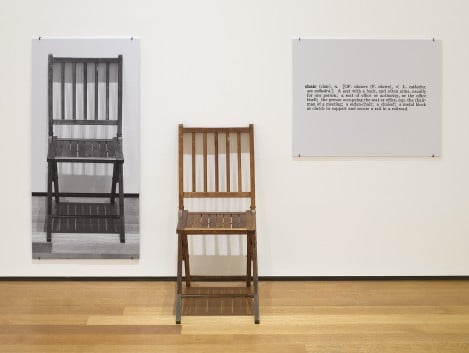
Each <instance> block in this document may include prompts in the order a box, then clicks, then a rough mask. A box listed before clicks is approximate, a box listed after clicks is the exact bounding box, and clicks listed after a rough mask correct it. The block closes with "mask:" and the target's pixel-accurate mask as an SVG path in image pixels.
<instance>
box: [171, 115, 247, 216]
mask: <svg viewBox="0 0 469 353" xmlns="http://www.w3.org/2000/svg"><path fill="white" fill-rule="evenodd" d="M243 137H244V139H243ZM209 138H210V141H209ZM223 139H224V140H225V141H224V142H225V145H224V146H223V143H222V144H220V143H221V141H223ZM232 139H235V140H236V143H230V141H231V142H232ZM220 140H221V141H220ZM243 141H244V143H243ZM233 145H234V146H235V148H234V150H233ZM223 147H224V151H223ZM178 148H179V160H178V165H179V209H184V199H185V198H249V199H250V201H251V209H255V208H256V199H255V169H254V168H255V166H254V126H253V125H252V124H250V125H249V126H248V127H229V128H198V127H184V126H183V125H182V124H181V125H179V147H178ZM209 150H210V151H209ZM244 153H248V154H249V163H244V164H245V165H243V158H242V155H243V154H244ZM188 154H189V155H190V156H189V158H187V162H188V163H184V159H185V158H184V156H185V155H186V156H187V155H188ZM210 154H213V162H212V163H209V155H210ZM232 154H233V155H235V156H236V159H235V160H233V162H232V163H231V159H230V158H231V155H232ZM223 158H224V160H225V163H224V164H225V165H224V166H223V165H222V164H223V163H221V160H222V159H223ZM247 171H249V172H248V174H249V187H246V189H247V190H245V189H244V188H243V185H245V184H247V182H245V183H243V176H244V175H245V174H246V173H247ZM185 173H186V174H185ZM185 176H186V177H185ZM223 176H224V180H221V179H222V177H223ZM209 178H213V179H211V180H213V182H212V183H209ZM233 178H235V179H237V182H235V181H234V180H233ZM184 180H186V182H187V185H189V187H188V190H186V189H187V188H185V185H184ZM189 180H190V182H189ZM233 183H234V185H232V184H233ZM222 186H223V187H222Z"/></svg>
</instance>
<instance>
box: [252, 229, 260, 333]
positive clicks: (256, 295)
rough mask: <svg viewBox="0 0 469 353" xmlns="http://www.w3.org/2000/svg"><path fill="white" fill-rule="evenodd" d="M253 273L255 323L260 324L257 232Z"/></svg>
mask: <svg viewBox="0 0 469 353" xmlns="http://www.w3.org/2000/svg"><path fill="white" fill-rule="evenodd" d="M252 271H253V285H254V303H253V305H254V323H256V324H258V323H260V319H259V286H258V274H257V236H256V232H254V233H253V234H252Z"/></svg>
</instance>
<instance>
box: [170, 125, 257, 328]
mask: <svg viewBox="0 0 469 353" xmlns="http://www.w3.org/2000/svg"><path fill="white" fill-rule="evenodd" d="M243 137H244V143H243V141H242V140H243ZM185 142H186V143H185ZM199 147H200V148H199ZM233 148H235V153H232V152H230V149H231V151H233ZM243 149H244V151H243ZM198 152H200V153H198ZM243 153H244V154H247V156H248V158H243V157H242V155H243ZM232 154H233V156H231V155H232ZM184 155H186V156H187V155H189V156H190V158H189V160H188V161H187V160H186V162H190V163H186V164H189V165H190V168H189V166H187V167H185V166H184V164H185V163H184V159H185V158H184ZM232 157H234V160H233V159H232ZM243 160H244V162H245V163H243ZM198 162H200V163H198ZM246 164H247V165H246ZM243 165H244V168H243ZM189 169H190V173H188V172H187V171H188V170H189ZM185 172H186V174H185ZM243 172H244V173H245V174H247V175H248V177H247V178H244V179H243ZM223 174H224V175H223ZM186 177H187V178H186ZM185 179H186V181H187V180H190V184H191V186H190V191H187V190H185V187H184V180H185ZM234 179H235V180H234ZM246 184H247V185H246ZM199 189H200V190H199ZM248 189H249V190H248ZM246 190H248V191H246ZM186 199H218V200H220V199H226V200H230V199H245V200H246V199H247V200H249V202H250V205H249V209H248V210H235V211H232V212H226V211H223V212H218V211H205V210H203V211H197V210H193V209H192V210H189V209H185V205H186V204H187V203H185V200H186ZM256 231H257V230H256V204H255V171H254V127H253V125H249V126H248V127H237V128H195V127H184V126H183V125H179V214H178V224H177V228H176V232H177V234H178V261H177V293H176V296H177V298H176V323H177V324H180V323H181V316H182V300H183V298H200V297H208V298H225V297H228V298H229V297H233V298H239V297H247V298H252V308H253V313H254V322H255V323H256V324H258V323H259V294H258V269H257V236H256ZM191 235H214V236H217V235H245V236H246V273H245V274H243V275H240V276H218V275H216V276H214V275H192V274H191V270H190V258H189V257H190V256H189V243H188V237H189V236H191ZM183 263H184V272H185V273H184V279H185V284H186V290H183V286H182V284H183V275H182V272H183ZM206 280H219V281H232V280H240V281H243V282H245V283H246V287H250V288H252V290H249V291H246V292H243V293H240V292H239V291H236V292H232V293H230V292H227V291H223V292H221V291H218V292H217V291H213V292H210V293H200V292H199V293H194V292H190V291H188V290H187V289H189V287H191V282H192V281H206ZM251 283H252V284H253V285H252V287H251Z"/></svg>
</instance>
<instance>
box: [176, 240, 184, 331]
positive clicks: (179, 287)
mask: <svg viewBox="0 0 469 353" xmlns="http://www.w3.org/2000/svg"><path fill="white" fill-rule="evenodd" d="M182 239H183V235H182V234H181V233H178V263H177V288H176V324H180V323H181V316H182V247H183V244H182Z"/></svg>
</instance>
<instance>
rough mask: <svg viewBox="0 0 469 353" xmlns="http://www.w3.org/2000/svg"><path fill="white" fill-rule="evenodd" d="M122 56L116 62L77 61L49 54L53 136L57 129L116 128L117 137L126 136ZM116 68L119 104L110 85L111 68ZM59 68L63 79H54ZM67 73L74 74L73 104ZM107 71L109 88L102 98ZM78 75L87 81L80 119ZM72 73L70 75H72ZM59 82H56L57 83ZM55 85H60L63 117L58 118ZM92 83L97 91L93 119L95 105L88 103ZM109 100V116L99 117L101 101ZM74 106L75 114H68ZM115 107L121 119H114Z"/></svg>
mask: <svg viewBox="0 0 469 353" xmlns="http://www.w3.org/2000/svg"><path fill="white" fill-rule="evenodd" d="M122 63H123V59H122V55H119V56H118V57H116V58H74V57H54V56H53V55H52V54H49V58H48V119H49V136H53V134H54V128H53V127H54V125H115V126H117V136H118V137H121V136H122ZM113 65H114V66H115V68H116V72H117V100H113V101H112V102H111V100H110V94H109V84H110V67H112V66H113ZM55 67H57V68H58V69H59V70H58V71H59V72H60V79H59V78H58V77H55V76H54V68H55ZM90 68H91V69H92V70H91V71H93V72H94V82H92V81H89V77H88V74H89V72H91V71H90V70H89V69H90ZM67 69H70V70H71V76H72V80H71V85H72V88H71V102H67V100H66V99H65V96H66V89H65V76H66V72H67ZM101 69H104V70H105V78H104V80H105V82H104V84H105V86H106V93H105V95H104V97H102V95H100V94H99V70H101ZM77 71H79V72H80V76H82V77H83V98H82V101H83V113H82V114H81V116H80V117H79V116H78V114H77V111H78V105H77ZM68 72H69V71H68ZM54 79H55V80H54ZM54 81H58V82H60V95H61V97H60V102H59V103H58V104H60V109H58V111H59V116H56V115H54V89H53V83H54ZM89 82H92V84H93V86H94V87H93V88H94V90H92V92H94V93H93V96H94V97H93V96H92V97H93V99H92V102H93V103H94V112H92V113H91V114H92V116H89V114H88V109H89V108H90V107H89V104H91V102H90V100H89V99H88V94H89V92H88V83H89ZM101 99H105V112H104V114H99V111H100V109H99V101H100V100H101ZM68 104H70V107H71V109H70V110H71V114H67V109H66V108H67V106H69V105H68ZM111 104H114V107H115V111H116V112H117V117H116V118H115V119H111V118H110V114H109V112H110V106H111Z"/></svg>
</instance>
